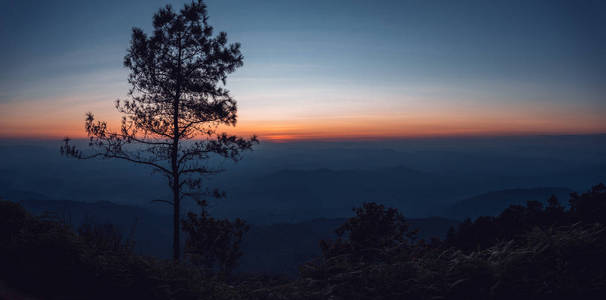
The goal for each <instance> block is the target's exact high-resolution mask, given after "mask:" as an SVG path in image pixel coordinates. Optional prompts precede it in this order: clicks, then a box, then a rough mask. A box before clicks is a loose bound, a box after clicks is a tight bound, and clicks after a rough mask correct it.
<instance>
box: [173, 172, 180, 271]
mask: <svg viewBox="0 0 606 300" xmlns="http://www.w3.org/2000/svg"><path fill="white" fill-rule="evenodd" d="M180 200H181V199H180V197H179V179H178V176H177V177H175V179H174V182H173V259H174V260H175V261H179V257H180V255H181V239H180V237H179V236H180V233H181V224H180V223H181V222H180V221H181V215H180V211H179V208H180V206H181V201H180Z"/></svg>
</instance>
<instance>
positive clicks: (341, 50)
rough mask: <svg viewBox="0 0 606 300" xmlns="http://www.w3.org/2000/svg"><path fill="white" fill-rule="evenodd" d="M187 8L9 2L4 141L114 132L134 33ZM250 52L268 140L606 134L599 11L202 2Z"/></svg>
mask: <svg viewBox="0 0 606 300" xmlns="http://www.w3.org/2000/svg"><path fill="white" fill-rule="evenodd" d="M167 3H170V4H172V5H173V6H174V7H175V8H180V7H181V6H182V5H183V3H185V1H166V0H165V1H157V0H136V1H116V0H108V1H71V0H70V1H28V0H19V1H17V0H8V1H7V0H0V41H1V42H0V66H1V68H0V137H5V138H6V137H9V138H51V139H54V138H61V137H64V136H70V137H76V138H77V137H84V135H85V132H84V129H83V126H84V114H85V113H86V112H89V111H91V112H93V113H95V115H96V117H97V118H98V119H104V120H108V121H109V122H110V123H113V124H118V121H119V119H120V114H119V113H118V112H116V111H115V109H114V107H113V102H114V100H115V99H117V98H122V99H124V98H126V97H127V91H128V84H127V81H126V78H127V75H128V70H127V69H125V68H124V67H123V66H122V61H123V57H124V55H125V54H126V49H127V48H128V46H129V40H130V33H131V28H132V27H133V26H137V27H141V28H143V29H144V31H146V32H150V31H151V27H152V26H151V17H152V15H153V13H154V12H155V11H156V10H157V9H158V8H160V7H162V6H163V5H165V4H167ZM207 4H208V10H209V16H210V24H211V25H213V26H214V27H215V30H216V31H217V32H218V31H226V32H227V33H228V39H229V41H231V42H239V43H241V44H242V51H243V54H244V66H243V67H242V68H240V69H238V70H237V71H236V72H235V73H233V74H232V75H231V76H230V77H229V78H228V81H227V88H228V89H229V90H230V91H231V93H232V95H233V96H234V97H235V99H236V100H237V101H238V105H239V112H238V116H239V120H238V124H237V126H236V127H235V128H229V129H228V130H229V131H230V132H233V133H237V134H243V135H247V134H253V133H255V134H257V135H259V136H260V137H261V139H262V140H263V139H264V140H270V141H272V140H273V141H289V140H300V139H302V140H305V139H382V138H398V137H422V136H461V135H463V136H470V135H471V136H475V135H528V134H586V133H606V121H605V118H604V117H603V116H604V115H605V113H606V96H605V95H606V93H605V92H606V31H605V30H604V28H606V4H604V2H603V1H559V0H545V1H529V0H525V1H517V0H508V1H421V0H419V1H405V0H397V1H396V0H394V1H392V0H389V1H387V0H386V1H361V0H333V1H327V0H323V1H320V0H306V1H302V0H301V1H293V0H267V1H246V0H209V1H207Z"/></svg>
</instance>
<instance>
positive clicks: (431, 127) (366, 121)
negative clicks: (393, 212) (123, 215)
mask: <svg viewBox="0 0 606 300" xmlns="http://www.w3.org/2000/svg"><path fill="white" fill-rule="evenodd" d="M76 99H77V98H71V99H62V100H53V101H41V100H39V101H29V102H24V103H15V102H9V103H0V137H1V138H35V139H62V138H64V137H66V136H68V137H70V138H86V133H85V131H84V113H85V112H86V111H92V112H96V114H95V116H96V118H97V119H98V120H107V121H108V125H109V126H110V128H112V127H113V128H115V126H118V125H119V124H120V122H119V120H120V114H119V113H118V112H116V111H115V110H114V109H113V107H110V105H108V102H107V101H98V102H92V103H91V102H82V101H77V100H76ZM490 112H491V113H485V112H484V113H479V112H463V113H461V112H451V111H449V109H448V108H443V110H442V111H437V112H436V111H430V110H417V111H416V112H413V111H408V112H407V114H402V113H400V112H398V111H396V110H393V111H389V112H369V113H367V114H366V115H361V114H357V115H356V114H352V115H341V116H338V115H337V116H335V117H334V118H329V117H326V116H321V117H320V116H307V117H305V116H297V115H293V116H290V115H285V116H283V119H275V116H271V117H270V116H260V115H246V114H241V115H240V118H239V122H238V125H237V126H236V127H223V128H220V130H221V131H225V132H228V133H231V134H237V135H241V136H250V135H253V134H256V135H257V136H258V137H259V138H260V139H261V140H262V141H266V142H288V141H299V140H377V139H394V138H419V137H449V136H507V135H532V134H596V133H605V132H606V123H605V122H603V121H602V120H601V118H600V116H597V117H596V116H593V115H588V114H586V113H585V114H582V113H580V112H578V113H576V114H574V113H569V112H563V113H562V112H558V111H551V112H545V113H544V114H543V115H540V114H538V113H537V110H532V109H529V108H520V109H519V110H517V111H511V110H510V111H506V110H504V109H498V108H496V109H493V110H491V111H490ZM272 117H273V118H272Z"/></svg>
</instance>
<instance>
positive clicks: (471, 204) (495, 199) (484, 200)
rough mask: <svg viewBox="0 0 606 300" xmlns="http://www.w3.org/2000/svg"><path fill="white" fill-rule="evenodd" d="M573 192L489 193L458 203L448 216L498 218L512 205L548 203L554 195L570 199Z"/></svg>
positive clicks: (558, 190) (565, 190)
mask: <svg viewBox="0 0 606 300" xmlns="http://www.w3.org/2000/svg"><path fill="white" fill-rule="evenodd" d="M572 192H573V190H570V189H567V188H532V189H511V190H503V191H494V192H488V193H484V194H481V195H477V196H474V197H471V198H467V199H464V200H461V201H458V202H457V203H455V204H454V205H453V206H452V207H450V208H449V209H448V211H447V212H446V215H448V216H450V217H452V218H456V219H464V218H472V219H474V218H477V217H479V216H496V215H497V214H499V213H500V212H502V211H503V210H504V209H505V208H507V207H509V206H510V205H521V204H525V203H526V201H539V202H542V203H546V201H547V199H549V197H551V196H552V195H555V196H556V197H557V198H558V199H568V196H569V195H570V193H572Z"/></svg>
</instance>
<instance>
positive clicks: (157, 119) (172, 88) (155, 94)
mask: <svg viewBox="0 0 606 300" xmlns="http://www.w3.org/2000/svg"><path fill="white" fill-rule="evenodd" d="M207 21H208V16H207V11H206V5H205V4H204V3H203V2H202V1H201V0H198V1H197V2H192V3H191V4H189V5H188V4H186V5H185V6H184V8H183V9H181V11H179V12H175V11H173V9H172V8H171V6H170V5H167V6H166V7H164V8H162V9H160V10H159V11H158V12H157V13H156V14H155V15H154V17H153V27H154V32H153V34H152V35H151V36H148V35H146V34H145V33H144V32H143V30H141V29H140V28H133V31H132V38H131V43H130V48H129V49H128V53H127V54H126V56H125V57H124V66H125V67H127V68H128V69H129V70H130V75H129V77H128V82H129V84H130V90H129V94H128V95H129V99H128V100H125V101H120V100H116V104H115V106H116V109H118V111H120V112H121V113H123V114H124V116H123V117H122V123H121V126H120V129H119V130H112V129H110V128H109V127H108V125H107V123H106V122H104V121H96V120H95V118H94V116H93V114H92V113H88V114H87V116H86V122H85V128H86V132H87V134H88V136H89V138H90V141H89V148H90V149H91V150H89V151H90V152H82V151H80V150H79V149H77V148H76V146H75V145H73V144H70V140H69V138H66V139H65V144H64V145H63V146H62V147H61V152H62V153H63V154H65V155H68V156H71V157H76V158H79V159H90V158H96V157H99V158H107V159H110V158H116V159H122V160H126V161H130V162H133V163H137V164H142V165H146V166H150V167H152V168H153V169H154V170H156V171H158V172H160V173H162V174H163V175H165V176H166V177H167V179H168V183H169V186H170V188H171V189H172V194H173V195H172V201H168V200H159V201H162V202H166V203H169V204H170V205H172V207H173V258H174V259H175V260H179V256H180V245H179V241H180V239H179V233H180V229H179V228H180V207H181V200H182V199H183V198H184V197H186V196H188V195H191V194H192V193H196V192H197V191H199V190H200V187H201V178H202V176H204V175H210V174H215V173H217V172H220V171H221V170H220V169H218V168H214V167H211V166H209V165H208V163H204V162H208V159H209V158H211V157H213V156H215V155H216V156H219V157H223V158H226V159H231V160H234V161H237V160H239V159H240V158H241V153H242V151H244V150H250V149H252V145H253V144H254V143H256V142H257V139H256V137H255V136H253V137H252V138H250V139H245V138H241V137H237V136H232V135H228V134H225V133H219V132H218V128H219V126H221V125H225V126H235V125H236V119H237V106H236V101H235V100H234V99H233V98H232V97H231V95H230V94H229V91H228V90H227V89H225V82H226V78H227V75H228V74H230V73H232V72H234V71H235V70H236V68H238V67H240V66H242V61H243V56H242V54H241V53H240V44H238V43H235V44H227V35H226V33H225V32H221V33H219V34H218V35H213V27H211V26H210V25H208V23H207Z"/></svg>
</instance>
